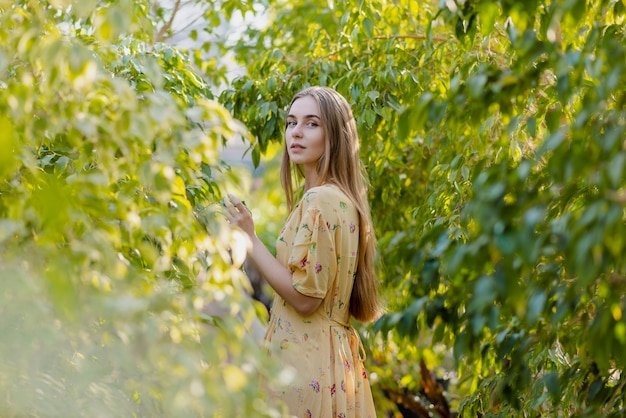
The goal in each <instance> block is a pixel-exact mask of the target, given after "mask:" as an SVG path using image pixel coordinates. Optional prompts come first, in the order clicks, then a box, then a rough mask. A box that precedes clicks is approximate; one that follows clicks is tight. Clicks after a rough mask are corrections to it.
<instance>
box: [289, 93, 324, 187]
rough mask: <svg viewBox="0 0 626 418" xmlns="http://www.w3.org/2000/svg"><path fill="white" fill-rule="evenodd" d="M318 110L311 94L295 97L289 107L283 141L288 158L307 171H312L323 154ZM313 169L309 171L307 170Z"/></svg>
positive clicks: (320, 121) (322, 138) (322, 135)
mask: <svg viewBox="0 0 626 418" xmlns="http://www.w3.org/2000/svg"><path fill="white" fill-rule="evenodd" d="M322 122H323V121H322V120H321V118H320V110H319V106H318V105H317V102H316V101H315V99H313V97H311V96H304V97H301V98H299V99H297V100H296V101H295V102H293V104H292V105H291V109H289V115H287V128H286V130H285V141H286V145H287V152H288V153H289V158H290V159H291V161H293V162H294V163H295V164H302V165H303V166H304V169H305V175H306V173H307V172H310V173H313V172H314V171H315V169H316V167H317V162H318V161H319V159H320V158H321V157H322V155H324V147H325V138H324V128H323V127H322V125H321V124H322ZM311 169H312V170H313V171H309V170H311Z"/></svg>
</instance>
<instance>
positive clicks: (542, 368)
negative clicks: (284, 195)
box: [219, 0, 626, 416]
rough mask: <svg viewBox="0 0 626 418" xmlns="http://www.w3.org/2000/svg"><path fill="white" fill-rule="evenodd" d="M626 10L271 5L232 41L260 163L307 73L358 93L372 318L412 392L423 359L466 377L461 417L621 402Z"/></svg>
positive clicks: (238, 98) (397, 382)
mask: <svg viewBox="0 0 626 418" xmlns="http://www.w3.org/2000/svg"><path fill="white" fill-rule="evenodd" d="M624 7H625V4H624V2H623V1H599V0H596V1H571V2H538V1H532V2H521V1H504V0H502V1H496V2H491V1H482V0H468V1H463V2H461V1H458V2H455V1H446V2H443V1H441V2H415V1H409V0H399V1H396V2H386V1H382V0H359V1H351V0H338V1H332V2H328V4H326V3H325V4H318V3H310V2H305V1H292V2H289V4H286V3H284V2H281V1H276V2H271V3H270V4H269V7H268V16H269V22H268V24H267V26H266V27H265V28H263V29H259V30H249V31H248V32H247V33H246V37H245V38H244V39H243V40H242V41H241V42H240V43H239V44H238V45H237V47H236V48H235V51H236V52H237V53H238V56H239V57H240V60H241V62H242V64H245V65H246V68H247V71H248V74H247V75H246V76H245V77H241V78H239V79H237V80H235V81H234V82H233V83H232V87H231V88H230V89H229V90H227V91H225V92H224V93H222V94H221V96H220V98H219V100H220V101H221V102H222V103H223V104H224V105H225V106H226V107H227V108H228V109H229V110H231V111H232V112H233V114H234V116H235V117H237V118H239V119H241V120H242V121H243V122H244V123H245V124H246V125H247V126H248V128H249V129H250V131H251V132H252V134H253V135H254V136H255V137H256V143H255V151H254V153H253V155H254V156H255V158H256V161H259V159H260V155H261V154H262V153H263V152H264V150H265V149H266V147H267V146H268V144H270V143H272V142H279V141H281V137H282V125H281V122H280V121H281V120H282V119H283V118H284V114H285V107H286V106H287V105H288V100H289V99H290V97H291V96H292V95H293V93H295V92H296V91H297V90H300V89H301V88H302V87H304V86H306V85H311V84H321V85H329V86H332V87H334V88H336V89H337V90H339V91H340V92H341V93H343V94H344V95H345V96H346V98H347V99H348V100H349V101H350V102H351V104H352V106H353V110H354V113H355V116H356V118H357V121H358V123H359V126H360V129H361V131H360V132H361V137H362V141H363V147H362V152H363V154H362V158H363V160H364V162H365V163H366V165H367V167H368V172H369V174H370V179H371V183H372V191H371V196H370V198H371V199H370V201H371V203H372V209H373V212H374V216H375V221H376V226H377V232H378V236H379V238H380V253H381V268H380V273H381V279H382V280H383V283H384V287H385V291H386V295H387V298H388V304H389V306H388V308H389V311H388V313H387V314H386V315H385V316H384V317H383V318H381V320H380V321H378V322H377V323H376V324H375V325H374V326H373V328H371V329H369V330H367V333H368V335H370V338H369V340H370V343H371V344H370V346H371V347H373V351H374V352H373V356H370V359H371V360H370V364H369V367H370V368H371V369H372V370H375V371H376V373H377V374H378V378H379V382H380V385H379V386H385V385H386V386H387V387H390V386H391V387H396V388H398V387H400V388H399V389H402V388H403V387H404V388H407V387H408V388H409V389H412V390H413V391H414V392H417V391H418V390H419V382H417V381H416V376H418V374H419V371H418V369H417V364H418V362H419V359H420V358H426V359H427V360H428V363H429V364H430V365H433V363H434V365H436V366H441V367H439V370H440V373H444V372H445V371H446V370H447V371H454V372H456V373H458V381H457V379H453V381H452V382H451V383H453V384H455V385H454V387H453V388H451V389H450V393H449V396H450V397H451V398H453V400H454V401H455V402H454V404H455V405H456V407H458V408H459V412H460V413H461V414H462V415H464V416H529V415H541V416H543V415H555V416H563V415H568V416H598V415H602V416H622V415H623V414H624V410H625V409H626V405H625V404H624V401H623V399H624V386H625V385H626V376H624V373H623V371H624V366H625V364H626V357H624V356H625V353H626V349H625V348H626V322H625V318H624V316H623V312H624V311H625V310H626V300H625V299H624V294H626V278H625V274H626V265H625V264H624V257H623V254H624V253H626V242H625V241H624V237H625V236H626V231H625V229H626V222H625V221H626V214H625V210H624V207H625V203H626V189H625V186H624V184H625V183H626V182H625V178H626V175H625V171H626V142H624V133H625V132H624V131H625V128H626V121H625V119H626V115H625V110H624V109H625V108H626V106H625V104H626V103H625V100H626V99H625V94H624V89H623V86H624V85H625V84H626V71H625V70H626V68H625V65H626V64H625V63H626V59H624V58H625V55H626V48H625V45H626V39H625V35H626V34H625V29H624V28H625V26H624V19H625V16H624V10H625V9H624ZM372 331H373V332H372ZM376 333H377V335H378V336H382V338H384V340H382V341H381V340H379V339H378V338H379V337H377V336H376V335H375V334H376ZM449 350H451V352H452V355H453V357H452V360H453V363H450V358H449V357H448V356H447V355H448V353H449Z"/></svg>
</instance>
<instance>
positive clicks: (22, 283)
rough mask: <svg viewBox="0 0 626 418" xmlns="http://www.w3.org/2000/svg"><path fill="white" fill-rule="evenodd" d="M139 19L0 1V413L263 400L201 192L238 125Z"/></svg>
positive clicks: (273, 371) (238, 285)
mask: <svg viewBox="0 0 626 418" xmlns="http://www.w3.org/2000/svg"><path fill="white" fill-rule="evenodd" d="M157 23H158V19H156V18H154V17H153V16H151V14H150V7H149V3H148V2H145V1H114V2H109V1H95V0H84V1H78V2H70V1H62V0H56V1H49V2H47V1H30V0H23V1H22V0H19V1H11V2H9V1H2V2H0V45H1V46H0V92H1V93H0V148H1V149H2V152H1V153H0V278H1V280H0V316H2V321H1V322H0V336H1V337H0V355H1V356H2V358H3V361H2V364H1V365H0V393H1V395H0V410H2V416H3V417H13V416H24V415H34V416H68V417H72V416H89V417H93V416H110V415H116V416H119V415H128V416H131V415H133V416H277V415H278V414H279V411H278V409H277V407H272V406H269V405H268V404H267V403H266V396H265V394H264V392H263V390H262V388H261V387H260V386H259V381H260V379H263V380H264V381H266V382H267V385H273V384H275V383H276V384H279V383H280V382H281V380H282V381H287V380H288V379H287V378H288V376H287V375H286V374H285V372H281V371H280V370H279V369H278V368H277V367H276V365H273V363H272V362H270V361H269V360H268V359H267V357H266V356H264V355H262V351H261V348H260V346H259V345H258V344H256V343H253V342H252V340H251V338H252V337H250V336H249V335H248V331H247V327H248V326H249V325H250V323H251V320H252V319H253V317H255V308H256V305H255V304H253V303H252V302H251V301H250V299H249V298H246V297H245V295H246V294H247V292H248V290H249V289H248V288H249V283H248V281H247V279H246V278H245V276H244V275H243V273H242V272H241V270H240V269H239V268H238V267H239V266H240V265H241V263H242V261H243V260H242V258H243V257H242V254H243V252H242V251H245V250H244V248H243V247H242V245H245V244H244V242H243V240H242V238H241V236H239V235H237V234H236V233H235V234H231V233H230V232H229V229H227V228H224V225H223V224H224V222H223V219H222V218H221V217H220V216H219V214H218V213H217V211H216V209H215V207H216V206H217V205H215V202H217V201H218V199H219V198H220V197H221V193H222V188H224V187H225V185H226V184H233V183H235V182H236V178H235V177H234V176H233V175H231V174H229V172H228V171H227V170H225V169H224V166H223V164H222V163H221V162H220V158H219V149H220V146H221V144H222V142H223V141H226V140H227V139H228V138H231V137H234V136H242V137H245V136H246V135H247V131H246V130H245V128H244V127H243V126H242V125H241V124H240V123H239V122H237V121H236V120H234V119H233V118H232V117H231V116H230V114H229V113H228V112H227V111H226V110H225V109H224V108H223V106H221V105H219V104H218V103H217V102H216V101H214V100H211V97H212V94H211V91H210V89H209V85H208V84H207V83H206V82H205V81H204V80H203V79H202V77H200V76H199V75H198V73H197V72H196V71H195V70H194V69H193V67H192V65H191V61H190V59H189V57H188V55H186V54H184V53H183V52H181V51H179V50H176V49H174V48H172V47H169V46H167V45H165V44H160V43H153V41H152V33H154V32H155V30H156V29H155V27H156V24H157ZM207 306H210V307H212V308H216V307H217V308H221V310H222V311H224V312H225V313H226V314H225V315H221V316H216V315H214V314H212V313H213V310H210V309H207V308H206V307H207ZM261 312H262V311H261Z"/></svg>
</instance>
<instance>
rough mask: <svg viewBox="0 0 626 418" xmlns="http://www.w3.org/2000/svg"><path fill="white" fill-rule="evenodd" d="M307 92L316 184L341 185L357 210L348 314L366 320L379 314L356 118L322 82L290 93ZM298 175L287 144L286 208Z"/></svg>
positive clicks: (282, 175)
mask: <svg viewBox="0 0 626 418" xmlns="http://www.w3.org/2000/svg"><path fill="white" fill-rule="evenodd" d="M305 96H310V97H312V98H313V99H314V100H315V101H316V102H317V105H318V107H319V110H320V118H321V120H322V126H323V129H324V134H325V135H324V138H325V142H326V143H325V147H324V154H323V155H322V157H321V158H320V160H319V161H318V164H317V173H318V174H319V176H320V184H324V183H331V184H334V185H336V186H337V187H339V188H340V189H341V191H343V192H344V193H345V194H346V195H347V196H348V197H349V198H350V200H352V202H353V203H354V205H355V207H356V210H357V212H358V214H359V231H360V232H359V254H358V255H359V258H358V263H357V268H356V275H355V279H354V286H353V288H352V295H351V296H350V314H351V315H352V316H353V317H354V318H356V319H357V320H359V321H362V322H370V321H373V320H375V319H377V318H378V317H379V316H380V314H381V304H380V299H379V295H378V278H377V276H376V271H375V268H374V259H375V256H376V236H375V234H374V225H373V223H372V216H371V213H370V207H369V203H368V201H367V187H368V185H367V176H366V174H365V170H364V169H363V167H362V166H361V160H360V158H359V149H360V141H359V135H358V132H357V128H356V122H355V120H354V116H353V114H352V110H351V109H350V105H349V104H348V102H347V101H346V99H345V98H344V97H343V96H342V95H341V94H339V93H338V92H336V91H335V90H333V89H331V88H328V87H319V86H315V87H309V88H306V89H304V90H302V91H300V92H299V93H298V94H296V95H295V96H294V98H293V99H292V100H291V103H290V104H289V108H291V105H292V104H293V102H295V101H296V100H298V99H300V98H302V97H305ZM292 172H295V175H296V176H297V177H300V178H301V177H302V175H303V173H302V171H301V170H300V168H299V167H296V166H295V164H292V163H291V159H290V158H289V153H288V152H287V145H286V141H285V150H284V152H283V159H282V165H281V169H280V180H281V183H282V186H283V189H284V190H285V194H286V196H287V204H288V206H289V210H290V211H291V210H292V209H293V208H294V205H295V199H294V190H293V181H294V179H293V176H292Z"/></svg>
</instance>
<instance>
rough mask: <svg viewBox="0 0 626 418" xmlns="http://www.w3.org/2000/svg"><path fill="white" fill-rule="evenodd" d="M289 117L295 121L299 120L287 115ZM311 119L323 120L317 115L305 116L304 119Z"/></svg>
mask: <svg viewBox="0 0 626 418" xmlns="http://www.w3.org/2000/svg"><path fill="white" fill-rule="evenodd" d="M287 117H288V118H294V119H297V118H296V117H295V116H294V115H291V114H289V115H287ZM309 118H317V119H320V120H321V119H322V118H320V117H319V116H317V115H305V116H304V118H303V119H309Z"/></svg>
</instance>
